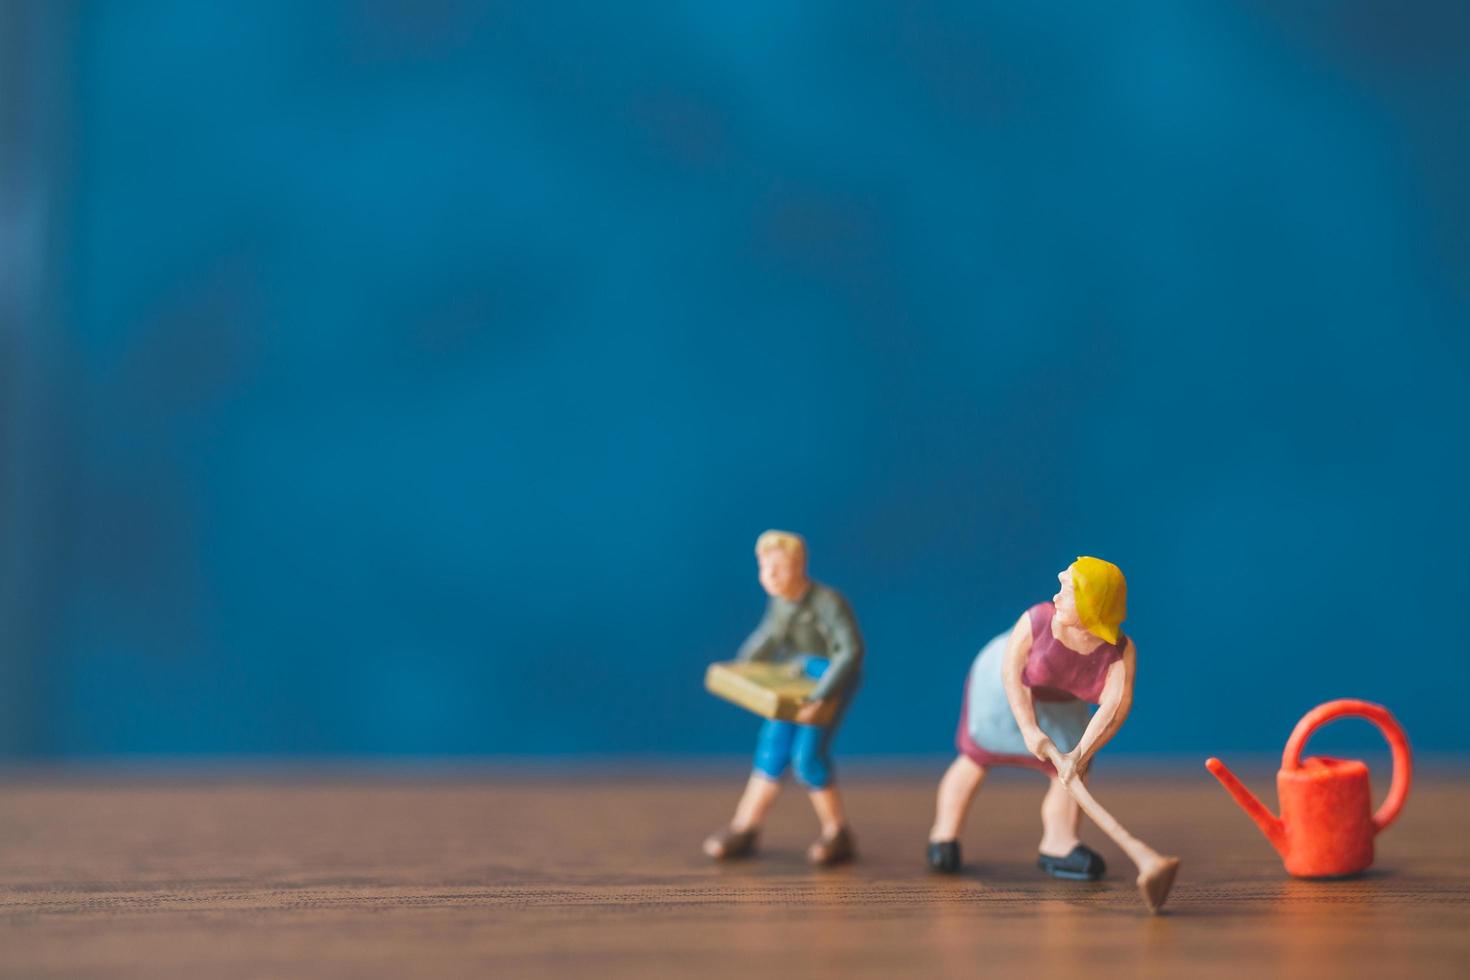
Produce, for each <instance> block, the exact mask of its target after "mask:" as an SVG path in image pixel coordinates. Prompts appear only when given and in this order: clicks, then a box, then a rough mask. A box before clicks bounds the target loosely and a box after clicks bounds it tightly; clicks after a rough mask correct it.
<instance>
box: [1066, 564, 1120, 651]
mask: <svg viewBox="0 0 1470 980" xmlns="http://www.w3.org/2000/svg"><path fill="white" fill-rule="evenodd" d="M1072 593H1073V595H1075V596H1076V597H1077V618H1078V619H1080V620H1082V625H1083V626H1084V627H1086V628H1087V632H1089V633H1091V634H1092V635H1093V636H1100V637H1102V638H1103V639H1104V640H1107V641H1108V642H1109V643H1117V642H1118V636H1119V630H1118V627H1119V626H1121V625H1122V623H1123V620H1124V619H1127V618H1128V582H1127V580H1125V579H1124V578H1123V570H1122V569H1121V568H1119V567H1118V566H1117V565H1114V564H1113V563H1112V562H1110V561H1103V560H1102V559H1101V558H1091V557H1088V556H1086V555H1078V556H1077V560H1076V561H1074V562H1073V563H1072Z"/></svg>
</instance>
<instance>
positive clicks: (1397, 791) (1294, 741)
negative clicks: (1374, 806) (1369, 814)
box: [1281, 698, 1414, 830]
mask: <svg viewBox="0 0 1470 980" xmlns="http://www.w3.org/2000/svg"><path fill="white" fill-rule="evenodd" d="M1334 718H1366V719H1368V720H1369V721H1371V722H1372V723H1373V724H1375V725H1377V726H1378V730H1379V731H1380V732H1382V733H1383V737H1384V739H1385V740H1386V741H1387V742H1388V747H1389V748H1390V749H1391V750H1392V751H1393V782H1392V783H1390V784H1389V787H1388V796H1387V797H1385V798H1384V801H1383V805H1382V806H1380V807H1379V808H1378V812H1377V813H1375V814H1373V825H1374V827H1376V828H1377V829H1378V830H1383V829H1384V828H1385V827H1387V826H1388V825H1389V824H1391V823H1393V821H1394V818H1395V817H1397V816H1398V815H1399V811H1400V810H1402V809H1403V808H1404V800H1405V799H1407V798H1408V796H1409V782H1410V780H1412V779H1413V776H1414V762H1413V757H1412V756H1411V755H1410V753H1409V739H1408V737H1407V736H1405V735H1404V730H1403V729H1402V728H1400V727H1399V723H1398V722H1397V721H1396V720H1395V719H1394V716H1393V715H1391V714H1389V712H1388V709H1387V708H1385V707H1384V706H1383V705H1381V704H1373V703H1372V702H1369V701H1359V700H1357V699H1356V698H1341V699H1339V700H1337V701H1328V702H1327V703H1326V704H1319V705H1317V707H1315V708H1313V709H1312V710H1311V711H1308V712H1307V713H1306V714H1305V715H1303V716H1302V720H1301V721H1299V722H1297V723H1296V727H1295V728H1293V729H1292V731H1291V737H1290V738H1288V739H1287V740H1286V750H1285V751H1284V752H1282V753H1281V768H1282V769H1296V768H1299V767H1300V766H1301V764H1302V749H1304V748H1306V746H1307V739H1309V738H1311V737H1312V733H1313V732H1314V731H1316V730H1317V729H1318V728H1319V727H1320V726H1322V725H1325V724H1326V723H1327V722H1329V721H1332V720H1333V719H1334Z"/></svg>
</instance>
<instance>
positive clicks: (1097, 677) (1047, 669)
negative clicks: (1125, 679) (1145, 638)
mask: <svg viewBox="0 0 1470 980" xmlns="http://www.w3.org/2000/svg"><path fill="white" fill-rule="evenodd" d="M1055 612H1056V608H1055V607H1054V606H1053V605H1052V604H1051V603H1050V602H1038V603H1037V604H1036V605H1034V606H1032V607H1031V608H1030V609H1028V610H1026V617H1027V618H1028V619H1030V620H1031V652H1030V653H1029V654H1027V655H1026V666H1025V667H1024V668H1022V670H1021V683H1022V684H1025V685H1026V686H1027V687H1029V688H1031V696H1032V697H1033V698H1035V699H1036V700H1038V701H1070V700H1072V699H1073V698H1080V699H1081V700H1083V701H1088V702H1090V703H1092V704H1097V703H1099V702H1100V701H1102V689H1103V682H1104V681H1106V680H1107V677H1108V668H1109V667H1111V666H1112V665H1113V664H1114V663H1116V662H1117V661H1119V660H1122V659H1123V651H1124V649H1126V648H1127V646H1128V637H1126V636H1124V635H1123V634H1122V633H1119V634H1118V642H1117V643H1104V644H1102V645H1101V646H1100V647H1098V648H1097V649H1096V650H1094V651H1092V652H1091V653H1088V654H1081V653H1078V652H1077V651H1075V650H1071V649H1068V648H1067V647H1065V646H1063V645H1062V641H1061V640H1058V639H1057V638H1056V637H1055V636H1052V635H1051V618H1052V615H1053V614H1054V613H1055Z"/></svg>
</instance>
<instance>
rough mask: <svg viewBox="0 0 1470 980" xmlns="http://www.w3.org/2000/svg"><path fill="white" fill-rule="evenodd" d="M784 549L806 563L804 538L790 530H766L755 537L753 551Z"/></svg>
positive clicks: (758, 553)
mask: <svg viewBox="0 0 1470 980" xmlns="http://www.w3.org/2000/svg"><path fill="white" fill-rule="evenodd" d="M766 551H784V552H786V553H787V554H789V555H791V556H792V557H793V558H796V559H798V560H800V561H801V563H802V564H806V539H805V538H803V537H802V536H801V535H799V534H793V533H792V532H790V531H774V530H773V531H767V532H765V533H764V534H762V535H761V536H760V537H758V538H756V539H755V553H756V554H757V555H760V554H761V553H763V552H766Z"/></svg>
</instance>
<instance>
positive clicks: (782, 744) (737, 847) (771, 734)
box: [704, 720, 796, 859]
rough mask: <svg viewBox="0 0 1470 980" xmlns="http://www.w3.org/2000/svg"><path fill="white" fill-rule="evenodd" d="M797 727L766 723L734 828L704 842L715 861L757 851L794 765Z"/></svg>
mask: <svg viewBox="0 0 1470 980" xmlns="http://www.w3.org/2000/svg"><path fill="white" fill-rule="evenodd" d="M795 735H796V726H795V725H793V724H792V723H791V722H789V721H774V720H769V721H766V722H765V723H764V724H763V725H761V730H760V735H759V736H758V737H757V738H756V745H755V765H754V767H753V768H752V771H751V774H750V779H749V780H747V781H746V783H745V792H744V793H742V794H740V802H739V803H737V804H736V805H735V816H734V817H733V818H731V820H730V825H729V826H728V827H725V828H723V829H721V830H717V831H715V832H714V833H713V834H711V835H710V836H709V837H708V838H706V839H705V842H704V853H706V854H708V855H709V856H710V857H712V858H722V859H723V858H736V857H743V856H745V855H747V854H749V853H750V852H751V851H753V850H755V838H756V835H757V834H758V833H759V832H760V829H761V825H762V824H764V823H765V821H766V814H767V813H768V812H769V811H770V809H771V804H772V803H774V802H776V797H777V795H779V794H780V792H781V776H782V775H783V774H784V773H785V772H786V767H787V766H788V765H790V763H791V742H792V739H793V738H794V737H795Z"/></svg>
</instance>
